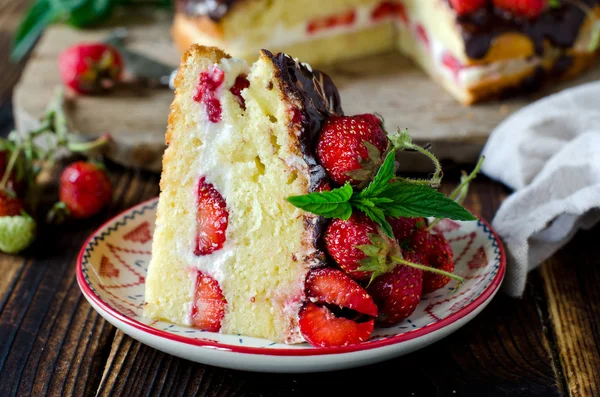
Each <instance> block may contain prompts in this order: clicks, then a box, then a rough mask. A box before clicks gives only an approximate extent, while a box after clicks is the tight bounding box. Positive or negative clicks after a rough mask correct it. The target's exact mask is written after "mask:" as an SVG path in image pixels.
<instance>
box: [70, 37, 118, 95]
mask: <svg viewBox="0 0 600 397" xmlns="http://www.w3.org/2000/svg"><path fill="white" fill-rule="evenodd" d="M58 66H59V69H60V75H61V77H62V80H63V83H64V84H65V85H66V86H67V87H70V88H71V89H73V90H74V91H75V92H77V93H80V94H97V93H100V92H102V91H105V90H108V89H110V88H112V87H113V86H114V85H115V83H116V82H117V81H119V80H120V78H121V75H122V72H123V59H122V57H121V54H120V53H119V51H117V49H116V48H114V47H111V46H109V45H107V44H103V43H91V44H78V45H74V46H72V47H69V48H67V49H66V50H65V51H63V52H62V53H61V54H60V56H59V57H58Z"/></svg>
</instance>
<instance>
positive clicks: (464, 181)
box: [448, 156, 485, 204]
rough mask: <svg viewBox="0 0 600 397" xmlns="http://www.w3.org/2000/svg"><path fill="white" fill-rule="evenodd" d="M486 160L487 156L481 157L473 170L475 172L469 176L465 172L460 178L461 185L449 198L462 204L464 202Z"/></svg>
mask: <svg viewBox="0 0 600 397" xmlns="http://www.w3.org/2000/svg"><path fill="white" fill-rule="evenodd" d="M484 160H485V156H481V157H479V160H478V161H477V164H476V165H475V168H473V171H471V173H470V174H469V175H467V174H466V172H464V171H463V175H462V176H461V178H460V182H461V183H460V185H458V186H457V187H456V188H454V190H453V191H452V193H450V195H449V196H448V197H450V198H451V199H452V200H455V201H456V202H458V203H460V204H462V202H463V201H464V200H465V198H466V197H467V193H468V192H469V184H470V183H471V182H472V181H473V179H475V177H476V176H477V174H478V173H479V170H481V166H482V165H483V161H484Z"/></svg>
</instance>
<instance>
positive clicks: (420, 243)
mask: <svg viewBox="0 0 600 397" xmlns="http://www.w3.org/2000/svg"><path fill="white" fill-rule="evenodd" d="M409 245H410V248H411V249H412V250H414V251H416V252H417V253H419V255H420V256H421V257H422V258H423V261H422V262H421V263H422V264H424V265H427V266H429V267H432V268H435V269H439V270H444V271H446V272H448V273H452V272H453V271H454V255H453V253H452V247H451V246H450V243H448V240H446V238H445V237H444V236H443V235H442V234H434V233H430V232H428V231H427V230H425V229H422V230H419V231H417V232H416V233H415V234H413V236H412V238H411V240H410V244H409ZM449 281H450V278H449V277H448V276H444V275H440V274H435V273H432V272H424V273H423V294H427V293H429V292H433V291H435V290H437V289H440V288H442V287H443V286H445V285H446V284H448V282H449Z"/></svg>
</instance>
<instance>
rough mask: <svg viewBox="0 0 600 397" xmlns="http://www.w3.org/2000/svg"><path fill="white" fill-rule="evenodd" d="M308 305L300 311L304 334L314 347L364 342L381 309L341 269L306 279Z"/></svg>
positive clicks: (324, 271) (321, 271)
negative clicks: (378, 310)
mask: <svg viewBox="0 0 600 397" xmlns="http://www.w3.org/2000/svg"><path fill="white" fill-rule="evenodd" d="M306 296H307V298H308V301H307V303H306V304H305V305H304V306H303V308H302V309H301V310H300V321H299V325H300V332H301V333H302V335H303V336H304V338H305V339H306V340H307V341H308V343H310V344H311V345H313V346H318V347H331V346H346V345H350V344H354V343H360V342H362V341H364V340H366V339H368V338H369V336H370V335H371V332H372V331H373V327H374V317H375V316H377V306H375V303H374V302H373V299H372V298H371V297H370V296H369V295H368V294H367V292H366V291H365V290H364V289H363V288H362V287H361V286H360V285H359V284H358V283H357V282H356V281H354V280H352V279H351V278H350V277H348V275H346V274H345V273H343V272H342V271H340V270H337V269H331V268H325V269H316V270H312V271H311V272H310V273H309V274H308V276H307V278H306Z"/></svg>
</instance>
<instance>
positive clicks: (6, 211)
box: [0, 190, 23, 217]
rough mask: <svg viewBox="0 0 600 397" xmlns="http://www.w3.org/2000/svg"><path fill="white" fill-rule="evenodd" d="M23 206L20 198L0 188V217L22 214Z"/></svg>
mask: <svg viewBox="0 0 600 397" xmlns="http://www.w3.org/2000/svg"><path fill="white" fill-rule="evenodd" d="M22 210H23V207H22V206H21V202H20V201H19V199H18V198H16V197H13V196H11V195H10V194H8V193H6V192H5V191H3V190H0V217H1V216H17V215H21V211H22Z"/></svg>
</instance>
